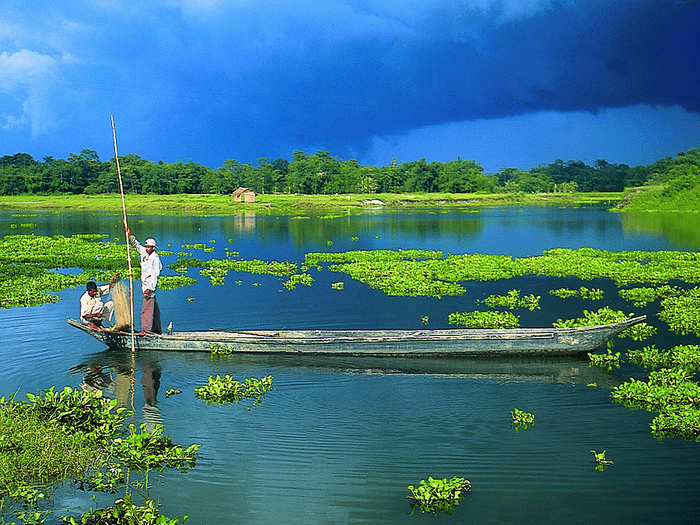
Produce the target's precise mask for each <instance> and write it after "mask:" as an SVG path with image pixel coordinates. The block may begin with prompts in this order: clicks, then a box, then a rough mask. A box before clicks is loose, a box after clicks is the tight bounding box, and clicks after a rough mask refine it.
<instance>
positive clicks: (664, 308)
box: [659, 286, 700, 337]
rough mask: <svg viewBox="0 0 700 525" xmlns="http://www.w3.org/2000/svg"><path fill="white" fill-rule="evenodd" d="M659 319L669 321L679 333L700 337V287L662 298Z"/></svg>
mask: <svg viewBox="0 0 700 525" xmlns="http://www.w3.org/2000/svg"><path fill="white" fill-rule="evenodd" d="M659 319H661V320H662V321H665V322H666V323H668V325H669V327H670V328H671V330H672V331H673V332H675V333H677V334H682V335H686V334H694V335H695V336H697V337H700V287H697V286H696V287H694V288H691V289H690V290H686V291H685V292H684V293H682V294H681V295H678V296H675V297H667V298H666V299H664V300H662V301H661V311H660V312H659Z"/></svg>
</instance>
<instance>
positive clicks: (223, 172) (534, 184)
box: [0, 149, 700, 195]
mask: <svg viewBox="0 0 700 525" xmlns="http://www.w3.org/2000/svg"><path fill="white" fill-rule="evenodd" d="M119 164H120V167H121V172H122V179H123V182H124V191H126V192H129V193H155V194H172V193H218V194H228V193H230V192H232V191H233V190H235V189H236V188H238V187H239V186H244V187H248V188H252V189H254V190H255V191H257V192H258V193H303V194H334V193H375V192H382V193H398V192H450V193H471V192H484V193H492V192H519V191H522V192H527V193H535V192H573V191H621V190H622V189H623V188H625V187H630V186H639V185H642V184H654V183H665V182H668V181H670V180H672V179H677V178H679V177H681V178H689V179H690V180H696V179H697V178H698V176H699V174H700V149H692V150H689V151H688V152H686V153H679V154H678V155H677V156H676V157H666V158H664V159H661V160H659V161H657V162H654V163H653V164H651V165H649V166H636V167H630V166H627V165H626V164H612V163H609V162H606V161H605V160H598V161H596V162H595V164H594V165H593V166H588V165H586V164H584V163H583V162H581V161H568V162H564V161H562V160H556V161H555V162H552V163H551V164H542V165H540V166H537V167H536V168H532V169H530V170H528V171H521V170H518V169H516V168H503V169H501V170H500V171H498V172H497V173H495V174H486V173H484V169H483V167H482V166H481V165H480V164H478V163H477V162H476V161H472V160H463V159H461V158H459V159H457V160H454V161H450V162H430V163H428V162H426V160H425V159H420V160H417V161H411V162H404V163H401V164H398V163H397V162H396V161H394V162H392V163H391V164H390V165H388V166H382V167H377V166H363V165H360V164H359V163H358V162H357V161H356V160H345V161H344V160H341V159H339V158H337V157H333V156H332V155H331V154H330V153H329V152H327V151H319V152H317V153H314V154H313V155H307V154H305V153H304V152H302V151H295V152H293V154H292V159H291V160H286V159H281V158H280V159H277V160H273V161H270V160H269V159H268V158H260V159H258V162H257V164H256V165H253V164H244V163H240V162H238V161H236V160H234V159H230V160H226V161H224V163H223V165H222V166H221V167H219V168H217V169H212V168H208V167H206V166H202V165H201V164H197V163H195V162H192V161H189V162H184V163H183V162H177V163H170V164H168V163H164V162H162V161H161V162H157V163H154V162H151V161H148V160H145V159H142V158H141V157H139V156H138V155H124V156H120V157H119ZM118 191H119V188H118V182H117V177H116V169H115V163H114V159H111V160H108V161H101V160H100V158H99V156H98V155H97V153H96V152H95V151H93V150H89V149H84V150H82V151H81V152H80V153H77V154H75V153H71V154H70V155H69V156H68V158H67V159H55V158H53V157H44V159H43V160H42V161H38V160H35V159H34V158H32V156H31V155H28V154H26V153H17V154H15V155H5V156H3V157H0V195H19V194H54V193H73V194H79V193H87V194H95V193H115V192H118Z"/></svg>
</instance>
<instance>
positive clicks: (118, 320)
mask: <svg viewBox="0 0 700 525" xmlns="http://www.w3.org/2000/svg"><path fill="white" fill-rule="evenodd" d="M112 301H113V302H114V327H113V328H112V329H113V330H123V331H126V330H129V321H130V317H131V316H130V313H129V312H130V310H131V308H130V307H129V290H127V288H126V285H125V284H124V281H122V280H119V281H117V282H116V283H114V286H113V287H112Z"/></svg>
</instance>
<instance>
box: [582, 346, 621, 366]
mask: <svg viewBox="0 0 700 525" xmlns="http://www.w3.org/2000/svg"><path fill="white" fill-rule="evenodd" d="M588 359H589V360H590V361H591V365H594V366H599V367H601V368H605V369H607V370H612V369H613V368H620V352H615V353H614V354H613V353H612V350H611V349H610V348H608V349H607V351H606V353H604V354H592V353H589V354H588Z"/></svg>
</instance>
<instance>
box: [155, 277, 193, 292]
mask: <svg viewBox="0 0 700 525" xmlns="http://www.w3.org/2000/svg"><path fill="white" fill-rule="evenodd" d="M196 282H197V279H193V278H192V277H188V276H186V275H161V276H160V277H159V278H158V287H159V288H160V289H161V290H173V289H174V288H179V287H180V286H189V285H191V284H195V283H196Z"/></svg>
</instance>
